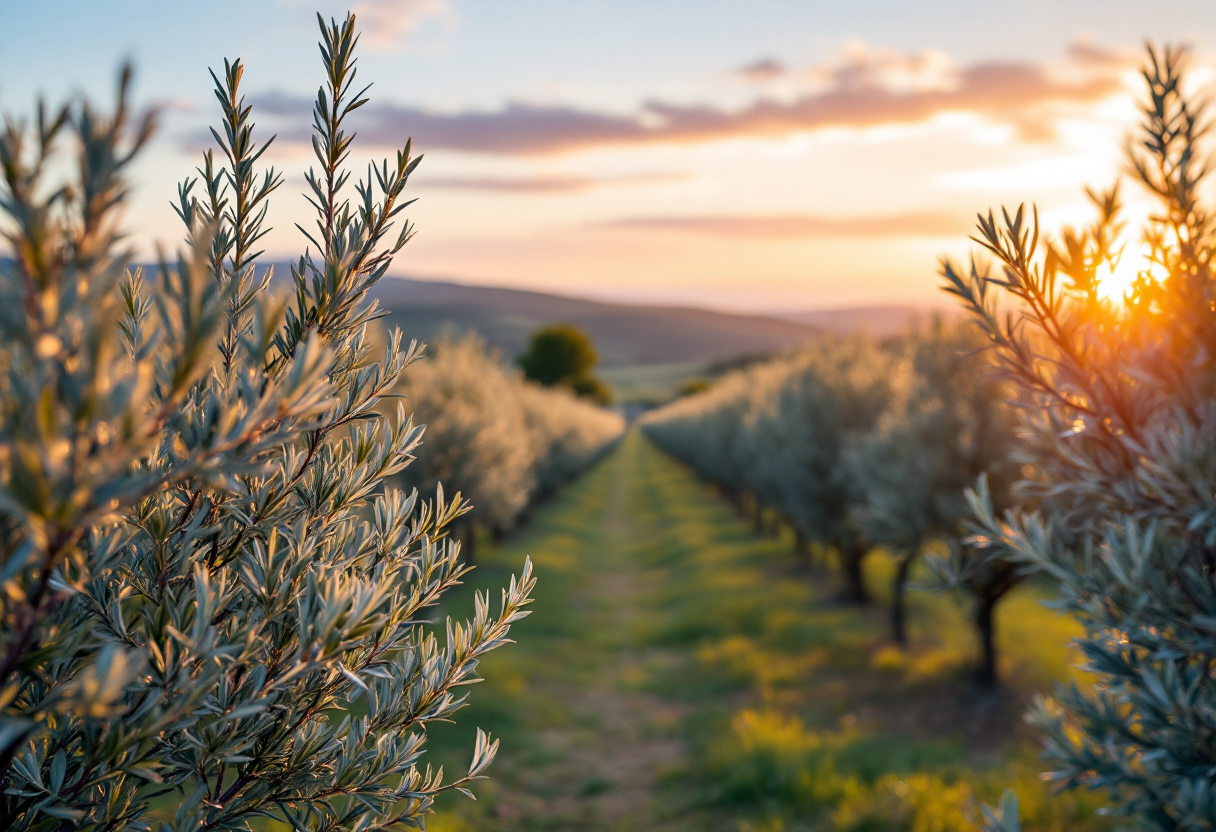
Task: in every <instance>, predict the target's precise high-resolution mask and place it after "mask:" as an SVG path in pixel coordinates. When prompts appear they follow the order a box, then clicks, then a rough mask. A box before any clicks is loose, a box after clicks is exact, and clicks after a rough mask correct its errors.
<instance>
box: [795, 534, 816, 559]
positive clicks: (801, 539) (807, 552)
mask: <svg viewBox="0 0 1216 832" xmlns="http://www.w3.org/2000/svg"><path fill="white" fill-rule="evenodd" d="M794 553H795V554H796V555H798V557H799V559H800V560H801V561H802V562H803V563H805V564H806V568H807V569H810V568H811V567H812V566H814V565H815V563H814V561H812V560H811V545H810V544H809V543H808V542H807V539H806V535H805V534H803V532H802V529H801V528H799V527H798V526H797V525H795V526H794Z"/></svg>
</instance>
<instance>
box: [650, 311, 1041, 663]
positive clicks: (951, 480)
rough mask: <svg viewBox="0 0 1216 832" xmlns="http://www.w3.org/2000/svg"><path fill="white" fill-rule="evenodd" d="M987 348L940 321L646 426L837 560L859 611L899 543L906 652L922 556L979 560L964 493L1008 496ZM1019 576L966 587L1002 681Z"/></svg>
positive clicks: (1005, 447) (966, 331)
mask: <svg viewBox="0 0 1216 832" xmlns="http://www.w3.org/2000/svg"><path fill="white" fill-rule="evenodd" d="M982 347H983V341H982V340H981V339H980V337H979V333H978V331H977V330H975V328H974V327H973V326H972V325H971V324H970V323H963V324H961V325H960V324H955V325H947V324H944V323H942V322H940V321H939V322H935V323H934V324H933V325H931V326H928V327H926V328H923V329H920V330H918V331H914V332H912V333H909V334H907V335H906V336H904V337H902V338H899V339H896V340H894V341H892V342H889V343H880V342H878V341H877V340H875V339H873V338H868V337H863V336H854V337H850V338H844V339H825V340H823V341H821V342H819V343H816V344H815V345H813V346H811V347H809V348H806V349H804V350H802V351H800V352H797V353H795V354H792V355H788V356H783V357H780V358H776V359H774V360H771V361H768V362H765V363H761V364H756V365H753V366H751V367H748V368H745V369H742V370H737V371H735V372H734V373H732V374H730V375H728V376H726V377H724V378H723V379H722V380H721V381H720V382H718V383H717V384H715V385H714V386H713V387H711V388H710V389H709V390H707V391H705V392H703V393H699V394H696V395H693V396H690V397H688V398H684V399H680V400H677V401H676V402H675V403H673V404H671V405H668V406H667V407H665V408H663V409H661V410H659V411H656V412H653V413H651V414H648V416H647V417H646V419H645V421H644V423H643V429H644V431H645V433H646V434H647V436H649V437H650V438H651V440H652V441H654V442H655V443H656V444H658V445H659V446H660V447H661V448H663V449H664V450H666V451H667V452H669V453H671V454H672V455H673V456H675V457H677V458H679V459H680V460H682V461H683V462H685V463H687V464H688V465H690V466H691V467H692V468H694V469H695V470H696V471H698V472H699V473H700V474H701V475H702V476H704V477H705V478H706V479H708V480H710V481H711V482H713V483H714V484H715V485H716V486H717V487H718V488H719V489H720V490H721V491H722V492H723V493H724V494H725V495H726V496H727V497H728V498H729V499H730V500H731V501H732V502H734V503H735V504H736V505H738V506H739V507H740V508H741V509H742V510H745V511H748V512H749V513H751V514H753V515H754V517H755V520H756V524H757V529H758V530H762V529H763V528H764V527H765V526H766V524H767V522H768V518H780V519H781V520H784V521H785V522H786V523H788V524H789V525H790V526H792V527H793V529H794V533H795V536H796V540H797V545H798V548H799V550H800V551H802V552H804V553H807V554H809V551H810V547H811V545H814V546H815V547H816V548H819V549H823V550H825V551H830V552H831V553H833V554H834V555H835V558H836V560H837V562H838V564H839V567H840V570H841V573H842V576H843V578H844V582H845V587H846V593H847V596H848V597H849V599H851V600H853V601H855V602H858V603H866V602H868V601H869V600H870V597H871V592H870V590H869V588H868V587H867V586H866V583H865V580H864V573H863V563H864V560H865V558H866V555H867V554H868V553H869V552H871V551H872V550H873V549H874V548H875V547H876V546H884V547H887V548H888V549H889V550H891V552H892V553H893V554H894V555H895V556H896V558H897V559H898V565H897V568H896V573H895V574H896V577H895V584H894V587H893V592H892V598H893V600H892V611H891V612H892V629H893V636H894V638H895V639H896V641H898V642H900V643H904V642H905V641H906V640H907V628H906V623H905V614H904V591H905V588H906V585H907V582H908V577H909V571H910V569H911V566H912V564H913V561H914V560H915V559H916V557H917V556H918V555H919V554H920V553H921V552H922V551H923V550H924V549H925V548H926V547H929V546H936V547H937V548H939V549H940V550H941V551H940V552H939V556H945V555H946V553H951V554H952V555H953V557H954V558H955V559H956V560H957V559H959V558H966V557H967V554H968V548H969V544H968V543H967V542H966V537H967V535H966V530H965V528H964V525H963V521H964V519H965V517H966V515H967V503H966V500H965V497H964V489H966V488H967V487H970V486H974V485H975V484H976V482H977V479H978V478H979V477H981V476H983V477H984V478H985V480H986V483H987V488H988V489H989V491H990V493H992V494H993V495H995V497H996V499H997V500H998V501H999V502H1002V503H1004V502H1007V501H1008V492H1009V487H1010V485H1011V483H1012V480H1013V478H1014V473H1015V470H1014V468H1015V463H1014V462H1013V460H1012V459H1011V456H1010V454H1011V451H1012V450H1013V442H1012V433H1011V430H1012V424H1013V422H1012V418H1011V414H1010V412H1009V408H1008V406H1007V405H1006V404H1005V403H1004V401H1003V390H1002V386H1001V385H1000V384H999V383H998V382H997V381H995V380H994V379H993V378H992V374H991V372H990V370H991V361H990V357H989V356H987V355H985V354H984V353H983V352H982V349H981V348H982ZM1020 576H1021V572H1019V571H1016V570H1014V569H1013V568H1006V567H1004V566H1001V567H999V568H997V567H996V565H995V564H994V565H993V567H992V568H985V569H983V570H971V571H970V572H968V574H967V579H966V580H965V581H963V582H961V585H962V586H963V587H964V588H966V589H967V590H968V591H969V592H970V593H971V594H972V595H973V596H974V601H975V606H974V611H975V616H974V620H975V623H976V626H977V628H978V630H979V635H980V639H981V644H982V646H983V657H982V663H981V675H982V677H983V678H984V680H986V681H989V682H991V681H993V680H994V679H995V669H996V659H995V644H994V641H993V612H994V609H995V607H996V604H997V602H998V601H999V600H1000V599H1001V597H1002V596H1003V595H1004V594H1005V593H1006V592H1008V590H1009V589H1011V588H1012V587H1013V586H1014V585H1015V584H1016V583H1017V581H1018V579H1019V578H1020Z"/></svg>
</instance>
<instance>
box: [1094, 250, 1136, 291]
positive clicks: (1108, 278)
mask: <svg viewBox="0 0 1216 832" xmlns="http://www.w3.org/2000/svg"><path fill="white" fill-rule="evenodd" d="M1138 255H1139V253H1138V252H1132V251H1125V252H1124V253H1123V255H1122V256H1121V257H1119V258H1118V259H1116V260H1115V261H1114V262H1111V261H1110V260H1105V261H1103V262H1102V263H1101V264H1100V265H1099V266H1098V269H1097V271H1096V272H1095V274H1094V278H1095V279H1096V280H1097V283H1098V296H1099V297H1102V298H1105V299H1106V300H1110V301H1114V302H1116V303H1122V302H1123V301H1124V300H1125V299H1126V298H1127V296H1128V295H1129V294H1130V293H1131V290H1132V285H1133V284H1134V283H1135V282H1136V277H1137V275H1138V274H1139V272H1140V270H1141V266H1142V265H1143V264H1144V257H1143V256H1138Z"/></svg>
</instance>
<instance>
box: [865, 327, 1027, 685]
mask: <svg viewBox="0 0 1216 832" xmlns="http://www.w3.org/2000/svg"><path fill="white" fill-rule="evenodd" d="M984 346H985V343H984V340H983V338H982V335H981V333H980V332H979V331H978V330H977V329H976V328H975V327H974V326H973V325H972V324H971V323H970V322H963V323H961V324H946V323H944V322H943V321H941V320H940V319H939V320H937V321H934V322H933V324H932V325H930V326H928V327H926V328H924V329H921V330H919V331H914V332H912V333H910V334H908V335H907V336H905V337H904V338H903V344H902V345H901V347H900V349H901V351H902V352H904V353H905V354H906V356H907V359H908V362H909V364H910V376H911V377H910V380H909V382H908V383H907V384H906V385H903V390H902V391H901V394H900V395H899V396H897V397H896V398H895V399H894V401H893V402H892V406H891V407H890V408H889V409H888V410H887V411H886V412H885V413H884V414H883V416H882V418H881V419H880V421H879V424H878V425H877V426H876V427H875V429H874V430H873V431H871V432H869V433H866V434H862V435H860V436H859V437H858V438H857V439H856V440H855V441H854V442H853V443H852V444H851V446H850V447H849V448H848V449H847V451H846V456H847V458H848V460H847V461H848V471H849V476H850V479H852V480H853V481H854V482H856V483H857V487H858V488H859V490H860V491H861V494H862V496H861V498H860V499H859V500H858V502H857V503H856V505H855V507H854V509H853V512H854V518H855V520H856V522H857V523H858V525H859V526H860V527H861V528H862V529H863V530H864V531H865V533H866V534H867V536H868V537H870V539H872V540H874V541H875V542H877V543H881V544H884V545H886V546H889V547H890V548H891V549H892V550H893V551H894V552H895V553H896V557H897V562H896V569H895V578H894V583H893V587H892V603H891V628H892V637H893V639H894V640H895V642H896V643H898V644H901V645H903V644H906V643H907V612H906V603H905V593H906V589H907V585H908V578H909V574H910V571H911V567H912V564H913V563H914V561H915V559H916V558H917V557H918V555H919V554H920V553H921V552H922V550H923V548H924V547H925V546H926V544H928V543H930V542H933V541H938V542H940V543H943V544H944V545H945V546H946V547H948V549H949V550H950V551H952V552H955V553H956V555H955V559H956V560H958V559H959V558H962V557H965V554H964V553H965V552H966V551H967V546H966V544H965V543H964V542H963V537H965V536H966V532H965V529H964V525H963V524H964V520H965V519H966V518H967V517H968V516H969V511H968V505H967V502H966V499H965V496H964V490H965V489H966V488H967V487H968V486H970V485H973V484H974V483H975V482H976V480H977V479H978V478H979V477H984V478H985V481H986V483H987V484H988V487H989V493H990V495H991V497H992V498H993V499H995V500H996V501H997V504H998V505H1000V506H1001V508H1002V509H1004V508H1008V507H1011V506H1012V499H1013V495H1012V493H1011V486H1012V483H1013V480H1014V479H1015V478H1016V468H1017V463H1016V462H1015V461H1014V460H1013V459H1012V456H1011V454H1012V451H1013V446H1014V437H1013V433H1012V428H1013V417H1012V413H1011V412H1010V408H1009V407H1008V406H1007V405H1006V404H1005V403H1004V393H1005V391H1004V390H1003V389H1002V387H1001V384H1000V383H999V381H998V380H997V379H996V378H995V377H994V372H993V370H994V367H993V366H992V359H991V356H990V355H989V354H988V353H987V352H986V351H984V349H983V347H984ZM985 561H986V562H985V564H984V566H983V567H982V568H981V567H980V566H979V564H978V563H977V564H974V565H973V566H972V567H971V568H969V569H967V570H965V571H962V570H960V580H957V581H955V584H956V585H957V586H960V587H961V588H962V589H964V590H965V591H967V593H968V594H969V595H971V596H972V600H973V601H974V608H973V614H974V621H975V625H976V631H977V634H978V636H979V639H980V648H981V663H980V673H979V676H980V679H981V681H983V682H984V683H987V684H991V683H993V682H995V680H996V644H995V639H994V635H995V633H994V612H995V609H996V605H997V604H998V603H999V601H1000V599H1001V598H1002V597H1004V595H1005V594H1006V593H1007V592H1008V591H1009V590H1010V589H1012V588H1013V587H1014V586H1016V584H1017V583H1018V581H1019V580H1020V578H1021V577H1022V575H1023V574H1024V570H1021V569H1018V568H1015V567H1013V566H1012V565H1010V564H1008V563H1006V562H1000V563H997V562H996V561H995V560H993V559H992V558H985Z"/></svg>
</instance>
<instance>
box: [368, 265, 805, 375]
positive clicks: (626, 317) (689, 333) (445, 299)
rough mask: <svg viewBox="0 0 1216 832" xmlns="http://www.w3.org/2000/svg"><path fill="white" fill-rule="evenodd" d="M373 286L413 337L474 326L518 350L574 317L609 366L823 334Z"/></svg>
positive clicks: (510, 296)
mask: <svg viewBox="0 0 1216 832" xmlns="http://www.w3.org/2000/svg"><path fill="white" fill-rule="evenodd" d="M374 293H375V295H376V297H377V298H379V300H380V302H381V304H383V305H384V306H385V307H386V308H387V309H388V310H389V311H390V312H391V317H390V324H391V325H394V326H399V327H401V329H402V332H403V333H404V334H405V335H406V336H407V337H409V338H418V339H419V340H422V341H433V340H434V339H435V338H436V337H438V336H439V335H440V334H442V333H443V332H444V331H445V330H450V331H454V332H468V331H476V332H478V333H479V334H480V335H481V336H482V337H483V338H485V339H486V340H487V341H488V342H489V343H490V344H491V345H493V346H495V347H498V348H499V349H501V350H502V352H503V355H504V356H507V357H511V356H515V355H517V354H519V353H520V352H521V351H522V350H523V348H524V346H525V344H526V343H527V339H528V336H529V335H530V334H531V333H532V331H533V330H535V329H536V328H538V327H540V326H543V325H545V324H550V323H570V324H574V325H576V326H578V327H581V328H582V329H584V330H586V331H587V333H588V334H589V335H590V336H591V338H592V339H593V340H594V341H595V344H596V347H597V349H598V350H599V352H600V362H601V366H602V367H603V368H604V369H605V370H613V369H620V368H626V367H637V366H654V365H665V366H666V365H704V364H709V363H712V362H714V361H720V360H722V359H726V358H731V357H733V356H736V355H739V354H740V353H766V352H773V351H776V350H780V349H783V348H785V347H790V346H794V345H797V344H802V343H806V342H807V341H810V340H812V339H814V338H815V337H816V336H817V335H819V334H820V330H819V329H818V328H816V327H813V326H808V325H806V324H803V323H798V322H796V321H788V320H778V319H776V318H773V317H759V316H753V315H732V314H729V313H725V312H713V311H710V310H705V309H691V308H685V307H676V306H633V305H627V304H615V303H603V302H600V301H592V300H583V299H581V298H572V297H563V296H560V295H549V294H544V293H541V292H529V291H523V290H519V289H499V288H490V287H485V286H466V285H463V284H458V283H446V282H441V281H431V280H413V279H407V278H399V277H393V278H386V279H384V280H382V281H381V282H380V283H379V284H378V285H377V286H376V288H375V290H374Z"/></svg>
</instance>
